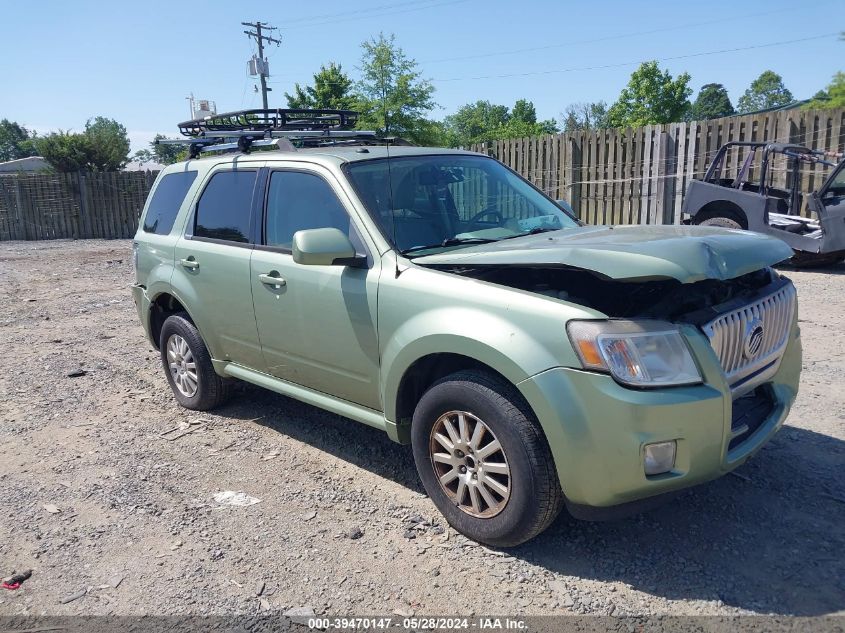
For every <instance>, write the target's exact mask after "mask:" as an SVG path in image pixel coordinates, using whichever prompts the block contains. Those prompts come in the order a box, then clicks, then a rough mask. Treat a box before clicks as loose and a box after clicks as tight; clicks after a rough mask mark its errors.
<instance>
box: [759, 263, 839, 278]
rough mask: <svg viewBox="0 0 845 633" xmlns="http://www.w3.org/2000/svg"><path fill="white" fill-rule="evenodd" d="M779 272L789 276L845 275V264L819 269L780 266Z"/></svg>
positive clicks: (820, 267) (778, 267) (787, 265)
mask: <svg viewBox="0 0 845 633" xmlns="http://www.w3.org/2000/svg"><path fill="white" fill-rule="evenodd" d="M776 268H777V270H778V272H781V273H784V274H786V275H787V276H789V275H790V274H792V273H818V274H820V275H845V263H842V262H840V263H838V264H833V265H832V266H819V267H817V268H807V267H804V268H799V267H796V266H790V265H789V264H779V265H778V266H777V267H776Z"/></svg>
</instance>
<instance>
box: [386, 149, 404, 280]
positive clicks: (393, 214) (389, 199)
mask: <svg viewBox="0 0 845 633" xmlns="http://www.w3.org/2000/svg"><path fill="white" fill-rule="evenodd" d="M384 140H385V145H384V151H385V152H386V153H387V206H388V208H389V209H390V232H391V233H392V234H393V248H394V249H395V250H396V257H395V259H394V260H393V262H394V264H395V266H396V270H395V275H396V277H395V279H398V278H399V275H400V274H401V272H400V270H399V244H398V243H397V242H396V209H394V208H393V174H392V172H391V171H390V143H391V141H392V140H393V139H391V138H387V137H385V139H384Z"/></svg>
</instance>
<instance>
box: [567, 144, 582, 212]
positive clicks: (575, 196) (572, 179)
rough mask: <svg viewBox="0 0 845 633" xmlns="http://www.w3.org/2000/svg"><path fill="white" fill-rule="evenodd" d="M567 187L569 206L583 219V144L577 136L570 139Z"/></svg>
mask: <svg viewBox="0 0 845 633" xmlns="http://www.w3.org/2000/svg"><path fill="white" fill-rule="evenodd" d="M566 172H567V173H566V187H567V188H568V189H569V206H571V207H572V210H573V211H575V215H576V217H578V218H579V219H581V220H583V219H584V214H583V213H582V212H581V146H580V145H579V144H578V143H577V142H576V141H575V138H572V137H570V139H569V164H568V165H567V170H566Z"/></svg>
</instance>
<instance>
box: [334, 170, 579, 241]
mask: <svg viewBox="0 0 845 633" xmlns="http://www.w3.org/2000/svg"><path fill="white" fill-rule="evenodd" d="M345 169H346V172H347V175H348V176H349V179H350V181H351V182H352V184H353V186H354V187H355V189H356V190H357V192H358V195H359V197H360V198H361V200H362V201H363V203H364V204H365V205H366V206H367V208H368V210H369V212H370V215H372V216H373V218H374V219H375V220H376V221H377V222H378V223H379V225H380V226H381V229H382V232H383V233H384V235H385V236H386V237H387V238H388V240H390V242H391V243H393V245H394V246H395V247H396V248H397V249H398V250H399V251H400V252H403V253H411V252H413V253H415V254H419V255H427V254H430V253H431V252H432V251H440V250H445V249H448V248H459V247H461V246H471V245H472V244H478V243H483V242H494V241H498V240H501V239H507V238H511V237H518V236H520V235H527V234H529V233H539V232H542V231H556V230H559V229H567V228H573V227H576V226H578V222H577V221H576V220H574V219H573V218H572V217H570V216H569V215H567V214H566V213H564V212H563V211H562V210H561V208H560V207H558V206H557V205H556V204H555V203H554V202H552V201H551V200H550V199H549V198H547V197H546V196H544V195H543V194H542V193H540V192H539V191H538V190H536V189H535V188H534V187H533V186H531V185H530V184H529V183H528V182H526V181H525V180H523V179H522V178H520V177H519V176H517V175H516V174H514V173H513V172H512V171H510V170H509V169H507V168H506V167H505V166H504V165H502V164H501V163H499V162H498V161H496V160H493V159H492V158H485V157H483V156H463V155H460V154H445V155H429V156H401V157H397V158H391V159H390V166H389V169H388V161H387V159H375V160H368V161H360V162H354V163H349V164H347V165H346V166H345ZM391 184H392V187H391V186H390V185H391Z"/></svg>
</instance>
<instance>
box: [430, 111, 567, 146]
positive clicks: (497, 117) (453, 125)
mask: <svg viewBox="0 0 845 633" xmlns="http://www.w3.org/2000/svg"><path fill="white" fill-rule="evenodd" d="M444 125H445V127H446V131H447V141H448V144H449V145H451V146H452V147H466V146H468V145H472V144H473V143H484V142H489V141H494V140H496V139H505V138H518V137H523V136H538V135H540V134H554V133H555V132H557V131H558V128H557V123H555V121H553V120H551V119H548V120H545V121H537V110H536V108H535V107H534V104H533V103H532V102H531V101H528V100H526V99H520V100H518V101H517V102H516V103H515V104H514V106H513V109H509V108H508V107H507V106H503V105H496V104H493V103H490V102H489V101H476V102H475V103H468V104H466V105H465V106H463V107H461V108H460V109H459V110H458V111H457V112H456V113H455V114H451V115H449V116H447V117H446V119H445V121H444Z"/></svg>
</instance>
